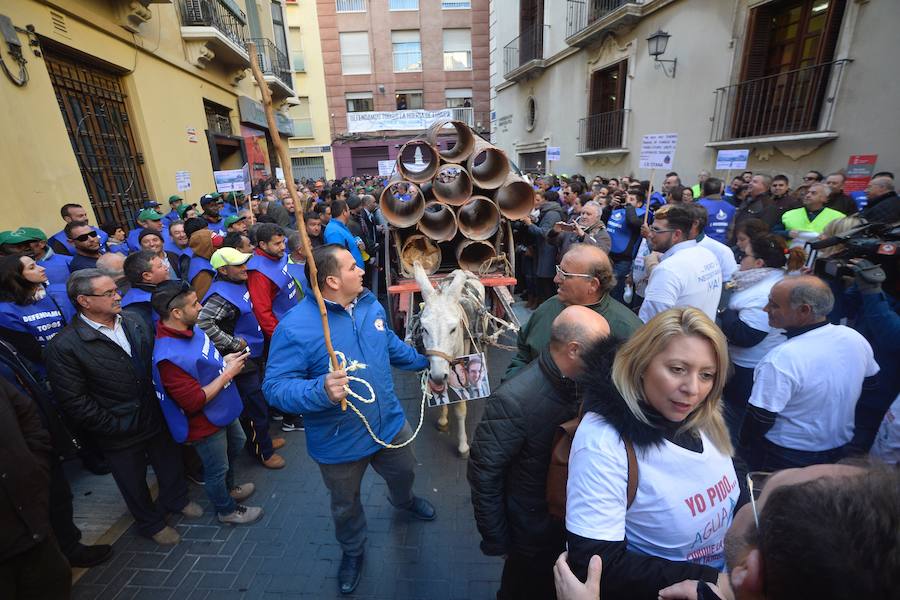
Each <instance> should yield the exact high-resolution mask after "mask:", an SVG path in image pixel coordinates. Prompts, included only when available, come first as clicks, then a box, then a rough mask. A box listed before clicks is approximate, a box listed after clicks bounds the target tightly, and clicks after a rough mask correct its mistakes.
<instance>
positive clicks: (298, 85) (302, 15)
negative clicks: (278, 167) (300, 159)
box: [285, 1, 334, 179]
mask: <svg viewBox="0 0 900 600" xmlns="http://www.w3.org/2000/svg"><path fill="white" fill-rule="evenodd" d="M285 9H286V10H285V21H286V24H287V26H288V27H289V28H291V29H293V28H295V27H296V28H299V29H300V39H301V40H302V44H303V50H302V51H303V58H304V62H305V68H306V72H305V73H298V72H296V71H295V72H294V74H293V76H294V91H295V92H296V93H297V96H300V97H307V98H309V116H310V119H311V120H312V128H313V135H314V137H312V138H303V139H298V138H292V139H291V141H290V146H291V148H298V147H303V146H330V145H331V116H330V114H329V112H328V98H327V96H326V87H325V64H324V61H323V59H322V43H321V39H320V36H319V17H318V12H317V11H316V3H315V2H307V1H301V2H298V3H297V4H288V5H287V6H286V7H285ZM292 156H321V157H323V158H324V162H325V177H326V178H328V179H333V178H334V155H333V154H332V153H331V152H318V153H313V152H309V153H303V154H292Z"/></svg>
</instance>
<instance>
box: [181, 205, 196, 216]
mask: <svg viewBox="0 0 900 600" xmlns="http://www.w3.org/2000/svg"><path fill="white" fill-rule="evenodd" d="M192 208H197V205H196V204H182V205H181V206H179V207H178V216H179V217H184V213H186V212H187V211H189V210H191V209H192Z"/></svg>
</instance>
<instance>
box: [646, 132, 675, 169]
mask: <svg viewBox="0 0 900 600" xmlns="http://www.w3.org/2000/svg"><path fill="white" fill-rule="evenodd" d="M676 145H678V134H677V133H651V134H650V135H645V136H644V137H642V138H641V159H640V165H639V166H640V168H641V169H671V168H672V164H673V163H674V162H675V146H676Z"/></svg>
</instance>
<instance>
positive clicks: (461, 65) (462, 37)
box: [444, 29, 472, 71]
mask: <svg viewBox="0 0 900 600" xmlns="http://www.w3.org/2000/svg"><path fill="white" fill-rule="evenodd" d="M471 68H472V30H471V29H445V30H444V70H445V71H467V70H469V69H471Z"/></svg>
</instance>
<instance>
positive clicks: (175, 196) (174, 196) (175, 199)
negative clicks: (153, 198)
mask: <svg viewBox="0 0 900 600" xmlns="http://www.w3.org/2000/svg"><path fill="white" fill-rule="evenodd" d="M179 200H184V198H182V197H181V196H179V195H178V194H172V195H171V196H169V204H172V203H173V202H178V201H179Z"/></svg>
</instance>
